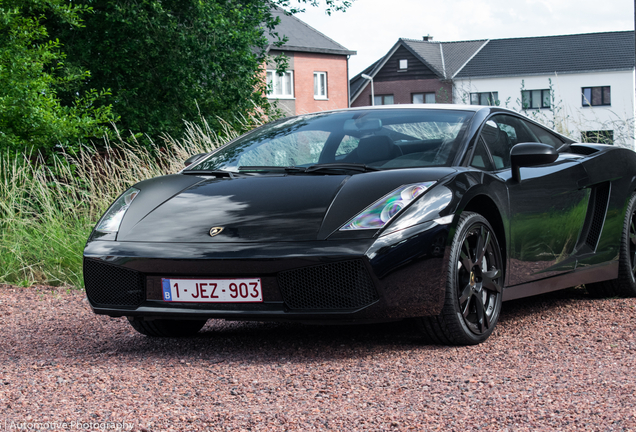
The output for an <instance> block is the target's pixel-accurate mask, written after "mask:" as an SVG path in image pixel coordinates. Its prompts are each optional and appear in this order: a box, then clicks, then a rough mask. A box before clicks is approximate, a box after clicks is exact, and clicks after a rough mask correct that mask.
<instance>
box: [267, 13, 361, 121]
mask: <svg viewBox="0 0 636 432" xmlns="http://www.w3.org/2000/svg"><path fill="white" fill-rule="evenodd" d="M274 14H275V15H277V16H279V17H280V20H281V21H280V24H279V25H278V26H277V27H276V32H278V34H279V35H280V36H281V37H282V36H286V37H287V39H288V40H287V42H286V43H285V45H283V46H282V47H274V46H271V47H270V50H269V52H268V54H269V55H270V57H275V56H277V55H280V54H283V53H284V54H285V55H286V56H287V57H288V59H289V60H288V63H289V67H288V69H287V71H286V72H285V73H284V74H283V75H278V74H277V73H276V66H275V64H274V62H273V61H272V60H270V61H268V63H267V71H266V76H267V83H268V85H269V88H270V92H269V94H268V98H269V99H270V101H275V102H276V104H277V106H278V108H280V109H281V110H282V111H283V112H284V113H286V114H287V115H295V114H305V113H310V112H315V111H325V110H331V109H338V108H347V107H348V106H349V56H351V55H355V54H356V52H355V51H350V50H348V49H346V48H345V47H343V46H342V45H340V44H339V43H337V42H336V41H334V40H332V39H330V38H329V37H327V36H325V35H324V34H322V33H320V32H319V31H318V30H316V29H314V28H312V27H310V26H309V25H307V24H306V23H304V22H303V21H301V20H299V19H298V18H296V17H295V16H289V15H286V14H285V13H284V12H283V11H282V10H281V9H276V10H275V11H274ZM269 38H270V43H272V44H273V42H274V39H273V38H272V37H271V36H269Z"/></svg>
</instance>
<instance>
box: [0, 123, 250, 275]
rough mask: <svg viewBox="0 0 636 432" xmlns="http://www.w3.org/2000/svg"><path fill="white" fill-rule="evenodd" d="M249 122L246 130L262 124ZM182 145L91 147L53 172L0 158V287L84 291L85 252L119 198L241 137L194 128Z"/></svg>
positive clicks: (63, 159)
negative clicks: (62, 287)
mask: <svg viewBox="0 0 636 432" xmlns="http://www.w3.org/2000/svg"><path fill="white" fill-rule="evenodd" d="M261 122H262V120H261V119H258V118H249V119H244V126H245V127H246V128H247V127H253V126H256V125H258V124H259V123H261ZM186 126H187V130H186V133H185V135H184V138H182V139H180V140H176V139H173V138H171V137H169V136H166V137H164V138H163V140H162V141H163V142H162V143H161V145H157V146H156V147H155V148H151V149H147V148H144V147H142V146H139V145H136V143H134V142H132V143H130V142H126V141H125V140H124V139H123V138H122V137H121V136H119V137H118V138H119V139H118V140H117V142H115V143H111V142H106V143H105V144H106V145H105V150H102V151H100V152H99V153H98V152H97V151H96V150H95V149H94V148H90V147H86V148H85V149H84V150H82V151H81V152H80V153H79V154H77V155H75V156H74V157H70V156H68V155H64V154H62V155H60V156H59V157H57V158H55V159H53V161H52V163H50V164H49V165H44V164H42V163H40V162H39V161H37V160H35V161H34V160H33V158H32V157H30V155H21V156H13V157H10V156H8V155H7V154H1V153H0V282H3V283H9V284H16V285H23V286H30V285H34V284H46V285H70V286H75V287H82V286H83V280H82V252H83V249H84V245H85V243H86V239H87V238H88V236H89V234H90V232H91V230H92V229H93V227H94V225H95V224H96V222H97V220H98V219H99V218H100V217H101V215H102V214H103V212H104V211H105V210H106V209H107V208H108V206H109V205H110V203H112V202H113V201H114V200H115V199H116V198H117V196H118V195H119V194H120V193H122V192H123V191H124V190H126V188H128V187H129V186H131V185H133V184H135V183H137V182H139V181H141V180H144V179H147V178H151V177H155V176H159V175H164V174H169V173H175V172H177V171H179V170H180V169H181V168H183V161H185V159H187V158H188V157H189V156H191V155H193V154H197V153H204V152H209V151H210V150H212V149H214V148H216V147H218V146H219V145H222V144H224V143H225V142H227V141H228V140H230V139H233V138H235V137H236V136H237V135H238V133H237V132H236V131H235V130H234V129H232V128H231V127H229V126H227V127H225V128H224V130H222V131H221V132H220V133H214V132H213V131H211V130H210V128H209V127H208V125H207V123H206V122H205V121H204V120H203V121H202V125H198V124H194V123H188V124H186Z"/></svg>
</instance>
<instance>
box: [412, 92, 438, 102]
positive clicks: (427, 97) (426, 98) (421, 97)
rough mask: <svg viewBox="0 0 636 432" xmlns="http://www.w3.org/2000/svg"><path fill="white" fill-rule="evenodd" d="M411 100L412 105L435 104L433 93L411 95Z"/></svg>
mask: <svg viewBox="0 0 636 432" xmlns="http://www.w3.org/2000/svg"><path fill="white" fill-rule="evenodd" d="M411 100H412V102H413V103H414V104H422V103H435V93H413V94H412V95H411Z"/></svg>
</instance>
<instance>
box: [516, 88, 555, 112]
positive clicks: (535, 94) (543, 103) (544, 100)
mask: <svg viewBox="0 0 636 432" xmlns="http://www.w3.org/2000/svg"><path fill="white" fill-rule="evenodd" d="M521 105H522V107H523V109H541V108H550V89H545V90H522V91H521Z"/></svg>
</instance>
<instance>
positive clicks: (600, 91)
mask: <svg viewBox="0 0 636 432" xmlns="http://www.w3.org/2000/svg"><path fill="white" fill-rule="evenodd" d="M581 92H582V93H583V106H584V107H589V106H599V105H605V106H608V105H611V104H612V98H611V92H610V86H604V87H583V88H582V89H581Z"/></svg>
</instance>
